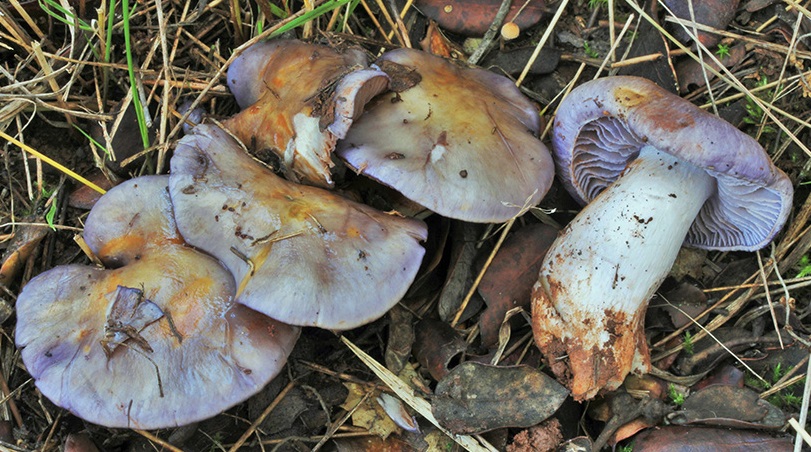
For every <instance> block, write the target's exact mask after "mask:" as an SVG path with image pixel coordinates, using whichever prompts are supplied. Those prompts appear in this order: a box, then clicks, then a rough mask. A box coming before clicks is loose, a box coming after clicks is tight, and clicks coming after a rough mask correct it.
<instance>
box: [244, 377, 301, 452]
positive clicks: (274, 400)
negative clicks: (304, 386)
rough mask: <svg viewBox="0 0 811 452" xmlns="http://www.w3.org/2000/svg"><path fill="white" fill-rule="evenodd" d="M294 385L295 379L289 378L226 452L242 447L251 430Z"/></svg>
mask: <svg viewBox="0 0 811 452" xmlns="http://www.w3.org/2000/svg"><path fill="white" fill-rule="evenodd" d="M295 387H296V381H295V380H291V381H290V383H287V386H285V387H284V389H282V392H280V393H279V395H277V396H276V398H275V399H273V402H270V405H268V406H267V408H265V410H264V411H262V414H260V415H259V417H257V418H256V420H254V421H253V423H251V426H250V427H248V430H245V433H243V434H242V436H240V437H239V439H238V440H237V442H235V443H234V445H233V446H231V448H230V449H228V452H235V451H236V450H237V449H239V448H240V447H242V445H243V444H245V441H247V440H248V438H249V437H250V436H251V435H253V432H254V431H255V430H256V429H257V428H259V424H261V423H262V422H263V421H264V420H265V418H266V417H268V416H269V415H270V413H271V412H273V410H274V409H276V407H277V406H278V405H279V403H280V402H281V401H282V400H283V399H284V398H285V397H286V396H287V393H288V392H290V390H292V389H293V388H295Z"/></svg>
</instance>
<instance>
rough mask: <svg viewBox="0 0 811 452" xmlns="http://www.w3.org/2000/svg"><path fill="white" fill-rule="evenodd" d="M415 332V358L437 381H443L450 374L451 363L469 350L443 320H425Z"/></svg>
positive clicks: (418, 324) (418, 325)
mask: <svg viewBox="0 0 811 452" xmlns="http://www.w3.org/2000/svg"><path fill="white" fill-rule="evenodd" d="M415 330H416V340H415V341H414V357H415V358H416V359H417V362H419V363H420V365H422V367H424V368H426V369H427V370H428V372H430V373H431V376H432V377H434V379H435V380H441V379H442V378H443V377H444V376H445V375H447V374H448V365H449V363H450V362H451V361H452V360H453V359H454V358H455V357H457V356H458V355H459V354H460V353H462V352H463V351H465V350H467V344H466V343H465V341H464V340H463V339H462V338H461V337H460V336H459V334H457V333H456V330H454V329H453V328H451V327H450V325H448V324H447V323H445V322H443V321H441V320H435V319H423V320H421V321H420V322H419V323H417V326H416V327H415Z"/></svg>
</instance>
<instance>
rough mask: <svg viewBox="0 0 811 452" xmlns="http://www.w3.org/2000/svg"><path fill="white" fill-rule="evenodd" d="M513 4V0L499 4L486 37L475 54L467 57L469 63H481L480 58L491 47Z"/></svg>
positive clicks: (502, 1)
mask: <svg viewBox="0 0 811 452" xmlns="http://www.w3.org/2000/svg"><path fill="white" fill-rule="evenodd" d="M511 4H512V0H501V5H499V7H498V11H496V16H495V17H494V18H493V23H491V24H490V28H488V29H487V32H485V33H484V37H482V41H481V42H480V43H479V47H476V50H475V51H474V52H473V55H470V58H468V59H467V64H472V65H476V64H479V60H481V59H482V57H483V56H484V55H485V54H486V53H487V51H488V50H489V49H490V46H491V45H493V41H494V40H495V38H496V34H497V33H498V31H499V30H500V29H501V24H503V23H504V19H505V18H506V17H507V13H508V12H510V5H511Z"/></svg>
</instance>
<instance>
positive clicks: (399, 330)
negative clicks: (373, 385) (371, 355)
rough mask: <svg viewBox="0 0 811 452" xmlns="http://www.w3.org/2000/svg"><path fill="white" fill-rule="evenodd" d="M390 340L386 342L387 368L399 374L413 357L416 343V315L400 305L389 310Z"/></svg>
mask: <svg viewBox="0 0 811 452" xmlns="http://www.w3.org/2000/svg"><path fill="white" fill-rule="evenodd" d="M387 315H388V317H389V340H388V343H387V344H386V356H385V358H386V368H387V369H389V370H390V371H392V372H394V373H396V374H399V373H400V371H401V370H403V367H404V366H405V365H406V363H408V360H409V358H410V357H411V347H412V346H413V345H414V326H413V321H414V315H413V314H411V312H410V311H409V310H407V309H405V308H403V307H402V306H400V305H395V306H394V307H393V308H391V310H390V311H389V312H388V314H387Z"/></svg>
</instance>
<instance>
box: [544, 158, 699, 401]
mask: <svg viewBox="0 0 811 452" xmlns="http://www.w3.org/2000/svg"><path fill="white" fill-rule="evenodd" d="M714 190H715V182H714V179H713V178H712V177H711V176H710V175H708V174H707V173H706V171H704V170H702V169H699V168H697V167H695V166H693V165H691V164H689V163H686V162H683V161H679V160H677V159H676V158H674V157H672V156H671V155H669V154H666V153H663V152H660V151H658V150H657V149H656V148H653V147H651V146H646V147H644V148H642V150H641V151H640V154H639V158H638V159H637V160H635V161H634V162H632V163H631V164H630V165H629V166H628V168H626V169H625V171H624V172H623V174H622V175H621V176H620V177H619V179H618V180H617V181H616V182H614V184H613V185H611V186H609V187H608V188H607V189H605V190H604V191H603V192H602V193H601V194H600V195H599V196H597V198H595V199H594V200H593V201H592V202H591V203H590V204H589V205H587V206H586V207H585V208H584V209H583V210H582V211H581V212H580V214H578V215H577V217H576V218H575V219H574V220H573V221H572V222H571V223H570V224H569V225H568V226H567V228H566V230H565V231H564V232H563V234H562V235H561V236H560V237H558V239H557V240H556V241H555V243H554V244H553V245H552V247H551V248H550V250H549V252H548V253H547V255H546V258H545V260H544V262H543V265H542V267H541V272H540V278H539V281H538V283H537V284H536V287H535V291H534V294H533V328H534V331H535V338H536V342H537V343H538V345H539V347H540V348H541V350H542V351H543V352H544V353H545V354H546V355H547V358H548V359H549V360H550V361H553V360H554V359H556V358H558V357H563V356H565V355H568V356H569V360H570V361H569V370H570V371H571V375H570V377H571V378H572V382H571V386H572V393H573V395H574V396H575V398H577V399H586V398H590V397H592V396H594V395H596V393H597V392H598V391H599V390H600V389H603V388H606V389H613V388H616V387H617V386H619V385H620V384H621V383H622V381H623V379H624V378H625V376H626V375H627V374H628V372H630V371H631V370H638V371H641V370H645V369H646V368H647V366H648V365H649V359H648V356H647V355H648V353H647V348H646V345H645V338H644V335H643V331H642V330H643V328H642V323H643V322H642V319H643V318H644V313H645V307H646V305H647V302H648V300H649V299H650V297H651V296H652V295H653V293H654V291H655V290H656V289H657V288H658V287H659V284H660V283H661V282H662V280H663V279H664V278H665V277H666V276H667V274H668V272H669V270H670V267H671V266H672V265H673V262H674V261H675V259H676V255H677V253H678V251H679V248H680V247H681V245H682V242H683V241H684V238H685V236H686V235H687V231H688V229H689V228H690V225H691V224H692V223H693V220H694V219H695V217H696V215H697V214H698V212H699V210H700V209H701V207H702V205H703V204H704V202H705V201H706V200H707V198H709V196H710V195H711V194H712V192H713V191H714ZM567 373H568V372H567Z"/></svg>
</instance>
